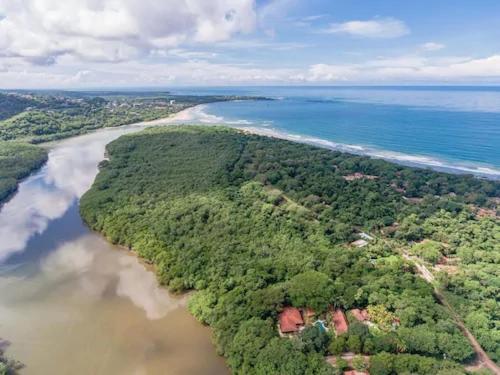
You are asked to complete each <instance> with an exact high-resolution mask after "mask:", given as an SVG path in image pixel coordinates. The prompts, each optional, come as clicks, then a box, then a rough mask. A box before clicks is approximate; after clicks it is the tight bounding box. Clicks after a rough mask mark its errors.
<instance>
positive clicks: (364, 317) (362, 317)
mask: <svg viewBox="0 0 500 375" xmlns="http://www.w3.org/2000/svg"><path fill="white" fill-rule="evenodd" d="M349 312H350V313H351V314H352V316H353V317H354V318H355V319H356V320H357V321H358V322H367V321H369V320H370V316H369V315H368V311H367V310H365V309H362V310H361V309H352V310H349Z"/></svg>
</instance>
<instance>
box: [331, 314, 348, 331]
mask: <svg viewBox="0 0 500 375" xmlns="http://www.w3.org/2000/svg"><path fill="white" fill-rule="evenodd" d="M332 324H333V327H334V328H335V333H336V334H337V336H339V335H342V334H344V333H347V330H348V329H349V323H347V319H346V317H345V314H344V312H343V311H342V310H340V309H336V310H335V311H332Z"/></svg>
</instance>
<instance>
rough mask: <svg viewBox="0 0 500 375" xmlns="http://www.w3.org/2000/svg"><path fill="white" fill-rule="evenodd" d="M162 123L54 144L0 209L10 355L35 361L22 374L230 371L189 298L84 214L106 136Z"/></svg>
mask: <svg viewBox="0 0 500 375" xmlns="http://www.w3.org/2000/svg"><path fill="white" fill-rule="evenodd" d="M169 121H175V116H173V117H169V118H167V119H162V120H157V121H155V122H154V123H153V124H158V123H159V122H163V123H168V122H169ZM153 124H152V123H147V124H139V125H132V126H125V127H121V128H112V129H103V130H99V131H96V132H94V133H90V134H86V135H83V136H79V137H75V138H70V139H66V140H64V141H60V142H57V143H54V144H51V145H50V151H49V158H48V162H47V163H46V164H45V165H44V166H43V167H42V168H41V169H40V170H39V171H37V172H35V173H34V174H32V175H31V176H30V177H28V178H27V179H25V180H24V181H23V182H22V183H21V184H20V186H19V191H18V192H17V194H16V195H14V197H13V198H12V199H11V200H9V201H8V202H7V203H6V204H5V206H4V209H3V210H2V211H0V314H1V316H2V325H1V329H0V334H1V336H2V338H3V339H5V340H8V341H9V342H10V345H9V346H8V348H7V350H6V355H7V356H9V357H12V358H15V359H17V360H19V361H21V362H23V363H24V364H25V365H26V367H25V368H24V369H23V370H22V371H21V373H22V374H51V373H54V372H58V373H63V374H69V373H71V374H88V373H95V374H108V373H122V374H128V373H130V374H132V373H134V374H135V373H148V374H162V373H164V369H165V368H168V369H169V371H170V373H172V374H196V373H200V372H204V373H209V374H223V373H226V372H227V368H226V366H225V364H224V361H223V359H222V358H221V357H219V356H218V355H217V353H216V352H215V349H214V347H213V345H212V343H211V339H210V336H211V332H210V330H209V329H208V328H206V327H204V326H203V325H201V324H200V323H198V322H197V321H196V320H195V319H194V318H193V317H192V316H191V315H190V314H189V313H188V311H187V309H186V306H185V304H186V298H185V297H179V296H175V295H172V294H170V293H169V292H168V291H167V290H166V289H164V288H161V287H160V286H159V285H158V283H157V281H156V277H155V274H154V272H153V271H152V270H151V269H150V268H149V267H146V266H145V265H144V264H142V263H141V262H140V261H139V260H138V259H137V258H136V257H134V256H132V255H131V254H130V253H128V252H125V251H123V250H122V249H120V248H117V247H115V246H113V245H111V244H109V243H108V242H106V241H105V240H104V239H103V238H102V237H101V236H99V235H97V234H95V233H92V232H90V230H89V229H88V228H87V227H86V226H85V225H84V224H83V223H82V221H81V219H80V216H79V213H78V202H79V198H80V196H81V195H82V194H83V193H84V192H85V191H86V190H87V189H88V188H89V187H90V185H91V184H92V182H93V180H94V177H95V175H96V174H97V171H98V168H97V165H98V163H99V162H100V161H101V160H102V159H103V157H104V148H105V145H106V144H107V143H109V142H110V141H112V140H113V139H116V138H118V137H119V136H120V135H123V134H126V133H130V132H134V131H138V130H140V129H143V128H144V127H147V126H153ZM75 348H78V350H75ZM192 358H197V360H196V361H193V360H192Z"/></svg>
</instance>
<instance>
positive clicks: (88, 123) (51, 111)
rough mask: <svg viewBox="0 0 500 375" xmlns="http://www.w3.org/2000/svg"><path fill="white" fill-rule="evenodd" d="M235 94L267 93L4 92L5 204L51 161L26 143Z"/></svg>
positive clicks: (0, 151) (1, 161)
mask: <svg viewBox="0 0 500 375" xmlns="http://www.w3.org/2000/svg"><path fill="white" fill-rule="evenodd" d="M235 99H260V100H263V99H265V98H257V97H256V98H249V97H240V96H190V95H170V94H169V93H161V92H150V93H148V92H141V93H139V92H123V93H117V92H78V93H76V92H52V91H50V92H36V93H29V92H24V91H22V92H17V91H16V92H5V93H1V92H0V204H1V203H2V201H5V199H7V197H9V196H10V195H11V194H12V193H13V192H15V191H16V189H17V183H18V181H19V180H20V179H21V178H23V177H26V176H27V175H28V174H29V173H30V172H32V171H33V170H35V169H37V168H39V167H40V166H41V165H42V164H43V163H44V162H45V161H46V158H47V155H46V152H45V151H44V150H42V149H36V148H35V147H33V146H30V145H28V144H26V143H33V144H37V143H41V142H47V141H53V140H57V139H61V138H67V137H71V136H75V135H79V134H83V133H86V132H89V131H92V130H95V129H98V128H103V127H112V126H119V125H126V124H131V123H135V122H141V121H151V120H156V119H159V118H164V117H167V116H169V115H171V114H173V113H176V112H179V111H181V110H183V109H186V108H189V107H192V106H194V105H198V104H203V103H211V102H216V101H227V100H235ZM6 141H16V142H15V143H8V142H6ZM21 141H22V142H24V144H21V143H19V142H21Z"/></svg>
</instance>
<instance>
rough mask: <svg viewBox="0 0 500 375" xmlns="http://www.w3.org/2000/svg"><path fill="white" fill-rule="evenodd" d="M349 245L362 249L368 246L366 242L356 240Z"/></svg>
mask: <svg viewBox="0 0 500 375" xmlns="http://www.w3.org/2000/svg"><path fill="white" fill-rule="evenodd" d="M351 245H352V246H356V247H363V246H366V245H368V241H366V240H362V239H359V240H356V241H354V242H351Z"/></svg>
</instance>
